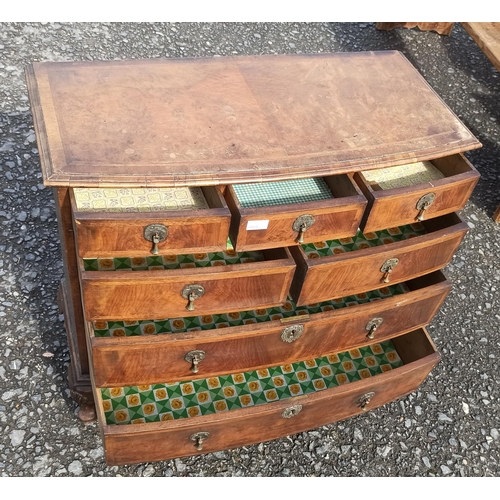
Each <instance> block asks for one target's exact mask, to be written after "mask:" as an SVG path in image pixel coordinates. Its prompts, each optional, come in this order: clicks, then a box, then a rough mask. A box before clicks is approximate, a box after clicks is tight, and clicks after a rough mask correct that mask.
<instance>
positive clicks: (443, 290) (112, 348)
mask: <svg viewBox="0 0 500 500" xmlns="http://www.w3.org/2000/svg"><path fill="white" fill-rule="evenodd" d="M450 288H451V284H450V283H449V281H448V280H446V278H445V277H444V275H443V274H442V273H441V272H440V271H436V272H434V273H431V274H429V275H426V276H422V277H421V278H417V279H414V280H411V281H409V282H407V283H404V284H400V285H396V286H390V287H387V288H385V289H382V290H375V291H373V292H369V293H363V294H360V295H359V297H358V296H352V297H345V298H343V299H340V300H336V301H329V302H323V303H320V304H314V305H311V306H303V307H297V306H296V305H295V304H294V302H293V301H292V300H290V299H289V300H288V301H287V302H286V303H285V304H284V305H283V306H282V307H277V308H271V309H264V310H258V311H242V312H237V313H228V314H221V315H213V316H212V315H208V316H199V317H188V318H176V319H170V320H169V319H166V320H162V321H135V322H128V323H126V322H123V321H107V322H104V321H97V322H94V323H93V324H90V325H89V331H90V342H91V346H92V359H93V365H94V382H95V384H96V385H97V386H99V387H114V386H117V385H132V384H139V385H141V384H154V383H159V382H162V381H165V380H170V381H178V380H185V379H188V378H190V377H192V376H193V373H196V374H197V376H199V377H201V376H205V377H208V376H213V375H223V374H227V373H234V372H235V371H241V370H255V369H258V368H262V367H265V366H272V365H275V364H278V363H292V362H295V361H297V360H300V359H307V358H311V357H316V356H320V355H324V354H330V353H333V352H338V351H340V350H344V349H352V348H355V347H360V346H362V345H364V344H366V343H367V342H380V341H383V340H387V339H389V338H391V337H394V336H396V335H400V334H403V333H406V332H408V331H410V330H414V329H415V328H418V327H421V326H424V325H427V324H428V323H430V321H431V320H432V318H433V317H434V314H435V313H436V311H437V310H438V308H439V307H440V305H441V304H442V302H443V300H444V299H445V297H446V296H447V294H448V292H449V290H450Z"/></svg>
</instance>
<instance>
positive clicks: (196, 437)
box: [189, 432, 210, 451]
mask: <svg viewBox="0 0 500 500" xmlns="http://www.w3.org/2000/svg"><path fill="white" fill-rule="evenodd" d="M208 436H210V432H197V433H195V434H191V436H189V439H191V441H194V442H195V446H196V449H197V450H198V451H201V450H203V441H205V440H206V439H207V438H208Z"/></svg>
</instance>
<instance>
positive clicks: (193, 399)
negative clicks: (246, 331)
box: [100, 341, 403, 425]
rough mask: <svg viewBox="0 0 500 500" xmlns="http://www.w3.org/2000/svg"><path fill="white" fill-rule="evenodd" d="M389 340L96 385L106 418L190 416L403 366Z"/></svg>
mask: <svg viewBox="0 0 500 500" xmlns="http://www.w3.org/2000/svg"><path fill="white" fill-rule="evenodd" d="M402 365H403V362H402V361H401V358H400V357H399V355H398V353H397V351H396V349H395V348H394V345H393V344H392V342H391V341H385V342H380V343H377V344H372V345H370V346H365V347H360V348H359V349H351V350H350V351H347V352H342V353H339V354H334V355H330V356H324V357H321V358H316V359H310V360H306V361H300V362H297V363H291V364H287V365H284V366H277V367H273V368H265V369H261V370H255V371H250V372H245V373H235V374H232V375H226V376H218V377H209V378H203V379H196V380H188V381H184V382H175V383H171V384H168V383H165V384H153V385H145V386H133V387H115V388H112V389H100V390H101V395H102V400H103V401H102V405H103V410H104V415H105V418H106V423H107V424H108V425H113V424H135V423H147V422H160V421H165V420H174V419H180V418H190V417H197V416H202V415H210V414H213V413H221V412H225V411H230V410H237V409H240V408H248V407H250V406H258V405H262V404H266V403H271V402H274V401H280V400H285V399H288V398H291V397H294V396H299V395H301V394H311V393H314V392H318V391H322V390H325V389H330V388H332V387H337V386H339V385H343V384H347V383H350V382H355V381H357V380H362V379H365V378H369V377H373V376H375V375H378V374H380V373H383V372H386V371H390V370H392V369H394V368H397V367H399V366H402Z"/></svg>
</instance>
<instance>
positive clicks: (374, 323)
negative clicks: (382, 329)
mask: <svg viewBox="0 0 500 500" xmlns="http://www.w3.org/2000/svg"><path fill="white" fill-rule="evenodd" d="M383 321H384V320H383V319H382V318H373V319H372V320H370V321H368V323H366V327H365V328H366V329H367V330H368V331H370V330H371V329H372V328H378V327H379V326H380V325H381V324H382V322H383Z"/></svg>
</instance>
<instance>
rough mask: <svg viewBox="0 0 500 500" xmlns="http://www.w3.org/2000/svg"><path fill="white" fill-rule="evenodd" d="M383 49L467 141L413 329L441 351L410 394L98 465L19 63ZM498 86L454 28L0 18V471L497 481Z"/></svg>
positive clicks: (499, 390)
mask: <svg viewBox="0 0 500 500" xmlns="http://www.w3.org/2000/svg"><path fill="white" fill-rule="evenodd" d="M386 49H391V50H392V49H397V50H400V51H402V52H403V53H404V54H405V55H406V56H407V57H408V58H409V60H410V61H411V62H412V63H413V64H414V65H415V66H416V67H417V69H418V70H419V71H420V72H421V73H422V74H423V76H424V77H425V78H426V79H427V81H428V82H429V83H430V85H431V86H432V87H433V88H434V89H435V90H436V91H437V93H438V94H439V95H440V96H441V97H442V98H443V100H444V101H445V102H446V103H447V104H448V105H449V106H450V107H451V109H452V110H453V111H454V112H455V113H456V114H457V115H458V116H459V118H460V119H461V120H462V121H463V122H464V123H465V124H466V126H467V127H469V129H470V130H471V131H472V132H473V133H474V134H475V135H476V136H477V137H478V139H479V140H480V141H481V142H482V143H483V145H484V147H483V148H482V149H479V150H475V151H472V152H470V153H467V154H466V156H467V157H468V158H469V159H470V160H471V161H472V163H473V164H474V165H475V166H476V168H477V169H478V170H479V171H480V173H481V174H482V177H481V179H480V181H479V184H478V186H477V188H476V189H475V191H474V193H473V195H472V197H471V199H470V202H469V204H468V205H467V207H466V208H465V209H464V210H463V211H462V214H461V215H462V217H463V218H464V220H466V221H467V222H468V224H469V226H470V231H469V233H468V234H467V236H466V238H465V240H464V241H463V243H462V245H461V247H460V249H459V250H458V252H457V254H456V255H455V257H454V259H453V260H452V263H451V264H450V265H449V266H448V267H447V269H446V273H447V275H448V277H449V278H450V279H451V280H452V281H453V283H454V288H453V290H452V292H451V293H450V295H449V296H448V298H447V300H446V302H445V303H444V305H443V307H442V308H441V309H440V311H439V312H438V314H437V315H436V317H435V318H434V320H433V322H432V324H431V325H430V326H429V328H428V330H429V332H430V334H431V335H432V338H433V339H434V341H435V343H436V345H437V347H438V348H439V350H440V351H441V353H442V355H443V359H442V361H441V362H440V363H439V365H438V366H437V367H436V368H435V370H434V371H433V372H432V374H431V376H430V377H429V378H428V379H427V380H426V381H425V382H424V383H423V384H422V385H421V386H420V388H419V389H418V390H417V391H416V392H415V393H413V394H411V395H410V396H408V397H406V398H404V399H402V400H400V401H396V402H393V403H391V404H388V405H386V406H384V407H383V408H379V409H377V410H374V411H371V412H368V413H366V414H363V415H360V416H358V417H356V418H353V419H350V420H347V421H343V422H340V423H336V424H332V425H328V426H325V427H321V428H318V429H315V430H312V431H310V432H304V433H301V434H297V435H293V436H289V437H285V438H283V439H279V440H276V441H274V442H269V443H264V444H259V445H255V446H247V447H243V448H241V449H235V450H231V451H224V452H219V453H213V454H207V455H203V456H199V457H193V458H183V459H178V460H171V461H164V462H158V463H145V464H140V465H133V466H125V467H107V466H106V464H105V462H104V456H103V448H102V445H101V439H100V436H99V432H98V427H97V424H96V423H91V424H83V423H82V422H81V421H80V420H79V419H78V418H77V416H76V410H77V406H76V403H75V402H74V401H73V400H72V399H71V398H70V396H69V391H68V386H67V380H66V371H67V366H68V363H69V351H68V348H67V343H66V337H65V332H64V329H63V323H62V317H61V316H60V315H59V313H58V309H57V305H56V292H57V287H58V284H59V280H60V278H61V276H62V261H61V257H60V247H59V239H58V234H57V223H56V216H55V209H54V202H53V199H52V193H51V191H50V189H48V188H44V186H43V184H42V179H41V173H40V165H39V157H38V151H37V149H36V141H35V135H34V131H33V122H32V117H31V113H30V109H29V103H28V96H27V91H26V85H25V82H24V76H23V68H24V66H25V65H26V64H28V63H30V62H32V61H71V60H94V59H127V58H156V57H195V56H223V55H239V54H279V53H308V52H310V53H315V52H338V51H341V52H345V51H362V50H386ZM499 96H500V76H499V73H498V72H497V71H496V70H495V68H494V67H493V66H492V65H491V63H490V62H489V61H488V59H487V58H486V57H485V56H484V55H483V53H482V52H481V51H480V49H479V48H478V47H477V46H476V45H475V43H474V42H473V41H472V39H471V38H470V37H469V36H468V34H467V33H466V32H465V31H464V30H463V28H462V27H461V26H460V25H459V24H455V26H454V29H453V31H452V34H451V35H450V36H449V37H442V36H440V35H438V34H436V33H434V32H421V31H419V30H418V29H414V30H406V29H397V30H394V31H390V32H381V31H378V30H376V28H375V25H374V23H318V24H316V23H313V24H309V23H307V24H300V23H299V24H292V23H285V24H277V23H262V24H259V23H249V24H245V23H241V24H240V23H238V24H225V23H221V24H209V23H206V24H197V23H193V24H187V23H186V24H184V23H182V24H163V23H155V24H147V23H145V24H142V23H140V24H133V23H114V24H107V23H95V24H93V23H88V24H87V23H83V24H80V23H76V24H74V23H69V24H65V23H50V24H49V23H6V24H0V175H1V179H2V182H1V186H0V224H1V226H0V232H1V237H0V276H1V281H0V320H1V324H2V328H1V330H0V339H1V347H0V359H1V364H0V429H1V435H0V473H1V475H2V476H16V477H19V476H303V477H304V476H348V477H352V476H372V477H374V476H377V477H378V476H470V477H477V476H498V475H499V472H500V466H499V459H500V456H499V447H500V415H499V413H500V412H499V404H498V398H499V395H500V387H499V378H498V369H499V366H498V365H499V359H500V342H499V340H498V333H499V327H498V324H499V320H500V315H499V314H500V313H499V305H500V301H499V298H498V288H499V287H500V266H499V262H500V251H499V249H500V237H499V235H500V225H499V224H495V223H494V222H493V221H492V219H491V216H492V213H493V211H494V209H495V207H496V206H497V205H498V204H499V203H500V194H499V193H500V189H499V188H500V168H499V166H498V160H499V158H500V97H499Z"/></svg>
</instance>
